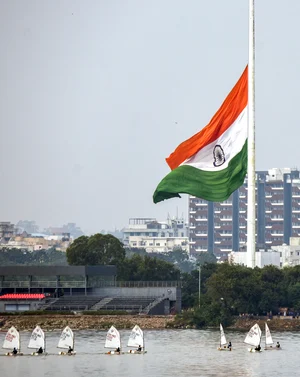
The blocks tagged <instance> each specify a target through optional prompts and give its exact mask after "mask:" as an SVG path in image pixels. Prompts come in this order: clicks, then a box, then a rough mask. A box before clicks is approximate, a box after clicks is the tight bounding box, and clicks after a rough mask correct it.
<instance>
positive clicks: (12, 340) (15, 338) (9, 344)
mask: <svg viewBox="0 0 300 377" xmlns="http://www.w3.org/2000/svg"><path fill="white" fill-rule="evenodd" d="M2 348H5V349H9V350H10V349H11V350H13V349H14V348H16V349H17V350H20V334H19V331H18V330H17V329H16V328H15V327H14V326H12V327H11V328H10V329H9V330H8V331H7V333H6V335H5V339H4V342H3V346H2Z"/></svg>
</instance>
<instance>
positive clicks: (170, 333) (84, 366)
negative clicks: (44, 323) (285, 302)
mask: <svg viewBox="0 0 300 377" xmlns="http://www.w3.org/2000/svg"><path fill="white" fill-rule="evenodd" d="M225 331H226V330H225ZM120 333H121V337H122V343H123V349H127V347H125V346H126V343H127V340H128V337H129V334H130V331H128V330H121V331H120ZM75 334H76V335H75V336H76V344H75V348H76V351H77V355H76V356H72V357H66V356H58V355H57V352H58V349H57V348H56V345H57V342H58V338H59V335H60V334H59V333H57V332H48V333H46V341H47V352H49V355H47V356H38V357H37V356H36V357H33V356H23V357H21V356H20V357H1V358H0V377H43V376H47V377H62V376H63V377H84V376H90V377H94V376H97V377H101V376H105V377H115V376H117V377H123V376H130V377H135V376H140V377H163V376H172V377H174V376H183V377H185V376H186V377H193V376H203V377H210V376H219V377H222V376H226V377H227V376H230V377H236V376H244V377H255V376H260V377H270V376H274V377H279V376H288V377H292V376H299V375H300V370H299V367H300V342H299V340H300V333H291V332H289V333H275V332H274V333H272V336H273V340H275V341H280V343H281V345H282V348H283V349H282V350H281V351H276V350H274V351H263V352H262V353H260V354H258V353H250V352H248V351H247V345H246V344H244V343H243V340H244V338H245V333H242V332H228V331H227V332H226V336H227V340H231V342H232V344H233V347H234V350H233V351H232V352H219V351H217V346H218V342H219V332H218V331H214V330H160V331H154V330H149V331H147V330H145V331H144V334H145V339H146V349H147V351H148V353H147V354H145V355H133V354H127V355H126V354H125V355H120V356H119V355H117V356H109V355H104V352H105V351H106V350H105V349H104V348H103V347H104V341H105V336H106V332H105V331H78V332H75ZM4 335H5V334H4V333H0V344H2V343H3V340H4ZM29 335H30V334H29V333H21V343H22V351H23V352H24V353H27V352H30V350H27V344H28V341H29Z"/></svg>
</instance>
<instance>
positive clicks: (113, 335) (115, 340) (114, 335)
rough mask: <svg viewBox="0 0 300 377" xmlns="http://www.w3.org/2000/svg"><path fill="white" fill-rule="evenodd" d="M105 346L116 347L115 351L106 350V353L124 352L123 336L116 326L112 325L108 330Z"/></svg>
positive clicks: (117, 353)
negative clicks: (122, 347)
mask: <svg viewBox="0 0 300 377" xmlns="http://www.w3.org/2000/svg"><path fill="white" fill-rule="evenodd" d="M104 347H105V348H112V349H114V351H108V352H106V355H120V354H121V353H122V352H121V336H120V333H119V331H118V330H117V329H116V328H115V327H114V326H111V328H110V329H109V330H108V332H107V334H106V340H105V345H104ZM117 349H119V351H117Z"/></svg>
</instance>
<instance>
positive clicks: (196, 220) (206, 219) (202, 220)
mask: <svg viewBox="0 0 300 377" xmlns="http://www.w3.org/2000/svg"><path fill="white" fill-rule="evenodd" d="M195 220H196V221H207V218H206V219H197V218H196V219H195Z"/></svg>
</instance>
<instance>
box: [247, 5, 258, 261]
mask: <svg viewBox="0 0 300 377" xmlns="http://www.w3.org/2000/svg"><path fill="white" fill-rule="evenodd" d="M254 2H255V0H249V64H248V206H247V265H248V267H251V268H254V267H255V219H256V213H255V212H256V211H255V17H254V16H255V12H254Z"/></svg>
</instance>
